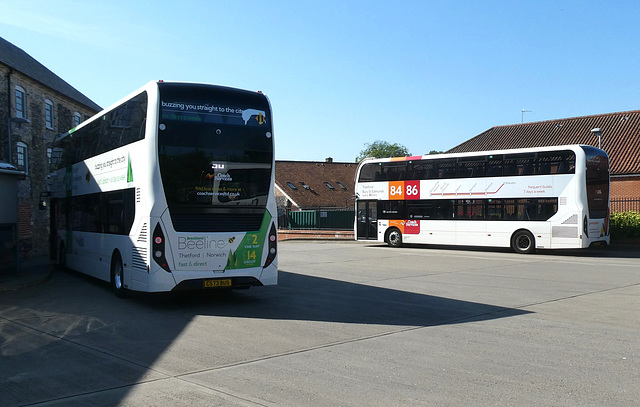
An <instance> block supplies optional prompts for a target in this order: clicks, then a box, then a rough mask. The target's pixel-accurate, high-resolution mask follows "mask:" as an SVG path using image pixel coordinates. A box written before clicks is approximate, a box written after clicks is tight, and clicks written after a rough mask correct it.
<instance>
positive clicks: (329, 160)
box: [324, 157, 333, 163]
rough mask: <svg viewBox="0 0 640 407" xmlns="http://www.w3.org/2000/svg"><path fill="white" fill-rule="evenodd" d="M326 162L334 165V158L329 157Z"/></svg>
mask: <svg viewBox="0 0 640 407" xmlns="http://www.w3.org/2000/svg"><path fill="white" fill-rule="evenodd" d="M324 161H325V162H327V163H332V162H333V158H332V157H327V158H325V159H324Z"/></svg>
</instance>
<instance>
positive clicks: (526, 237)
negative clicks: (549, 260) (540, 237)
mask: <svg viewBox="0 0 640 407" xmlns="http://www.w3.org/2000/svg"><path fill="white" fill-rule="evenodd" d="M511 248H512V249H513V251H514V252H516V253H520V254H530V253H534V252H535V251H536V239H535V237H534V236H533V233H531V232H530V231H528V230H527V229H519V230H516V231H515V232H514V233H513V235H511Z"/></svg>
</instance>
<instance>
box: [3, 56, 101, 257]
mask: <svg viewBox="0 0 640 407" xmlns="http://www.w3.org/2000/svg"><path fill="white" fill-rule="evenodd" d="M16 86H20V87H21V88H22V89H24V91H25V106H26V118H27V119H28V120H29V123H11V124H10V126H11V164H13V165H14V166H16V167H18V165H17V164H18V162H17V153H16V143H18V142H22V143H25V144H26V145H27V168H26V172H27V175H26V177H25V178H24V179H22V180H20V181H18V236H19V245H20V248H21V255H22V256H23V257H31V256H34V255H47V254H48V253H49V213H48V211H47V210H45V211H41V210H39V209H38V204H39V201H40V193H41V192H45V191H48V190H49V185H48V182H47V180H48V175H49V156H48V151H47V150H48V149H50V148H51V146H52V143H53V140H54V139H55V137H56V136H57V135H59V134H61V133H65V132H66V131H68V130H69V129H70V128H71V127H72V124H73V115H74V113H75V112H78V113H80V114H81V115H82V117H83V118H88V117H90V116H92V115H93V114H95V113H96V112H95V111H94V110H93V109H90V108H88V107H86V106H84V105H82V104H80V103H78V102H76V101H75V100H73V99H70V98H68V97H67V96H65V95H62V94H60V93H58V92H56V91H54V90H52V89H51V88H49V87H47V86H46V85H43V84H41V83H40V82H37V81H35V80H33V79H31V78H30V77H28V76H26V75H23V74H22V73H20V72H17V71H15V70H13V71H12V72H11V73H10V70H9V68H8V67H7V66H5V65H3V64H0V161H6V162H8V161H9V140H8V126H9V117H15V87H16ZM45 99H48V100H50V101H51V102H53V112H54V113H53V128H52V129H49V128H47V126H46V123H45ZM9 101H10V103H11V111H10V112H9ZM9 114H10V116H9Z"/></svg>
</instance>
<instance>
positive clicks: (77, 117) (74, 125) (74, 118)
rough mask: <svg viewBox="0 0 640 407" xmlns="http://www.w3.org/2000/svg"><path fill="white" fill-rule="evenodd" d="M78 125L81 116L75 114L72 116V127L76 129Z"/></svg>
mask: <svg viewBox="0 0 640 407" xmlns="http://www.w3.org/2000/svg"><path fill="white" fill-rule="evenodd" d="M80 123H82V115H81V114H80V113H78V112H75V113H74V114H73V127H76V126H77V125H79V124H80Z"/></svg>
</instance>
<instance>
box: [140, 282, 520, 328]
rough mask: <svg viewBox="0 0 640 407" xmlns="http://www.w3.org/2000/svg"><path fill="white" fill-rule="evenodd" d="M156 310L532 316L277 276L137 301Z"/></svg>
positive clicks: (360, 319) (342, 318) (402, 319)
mask: <svg viewBox="0 0 640 407" xmlns="http://www.w3.org/2000/svg"><path fill="white" fill-rule="evenodd" d="M137 298H138V300H139V301H141V302H142V303H144V304H145V305H147V306H151V307H153V308H160V309H172V308H174V307H178V308H183V307H187V308H192V310H193V312H194V313H196V314H200V313H204V314H207V315H212V316H224V317H240V318H260V319H277V320H302V321H321V322H336V323H347V324H378V325H400V326H415V327H421V326H434V325H444V324H457V323H464V322H471V321H481V320H489V319H497V318H505V317H511V316H516V315H523V314H528V313H530V312H529V311H524V310H520V309H515V308H508V307H501V306H495V305H490V304H482V303H477V302H471V301H465V300H459V299H453V298H445V297H438V296H433V295H427V294H420V293H415V292H408V291H400V290H395V289H390V288H383V287H374V286H369V285H363V284H357V283H350V282H344V281H339V280H330V279H325V278H321V277H314V276H308V275H303V274H297V273H292V272H287V271H280V277H279V282H278V285H277V286H275V287H257V288H252V289H251V290H248V291H233V292H220V291H209V292H207V291H202V292H190V293H189V292H184V293H179V294H171V295H166V294H165V295H151V296H149V295H144V296H137Z"/></svg>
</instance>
